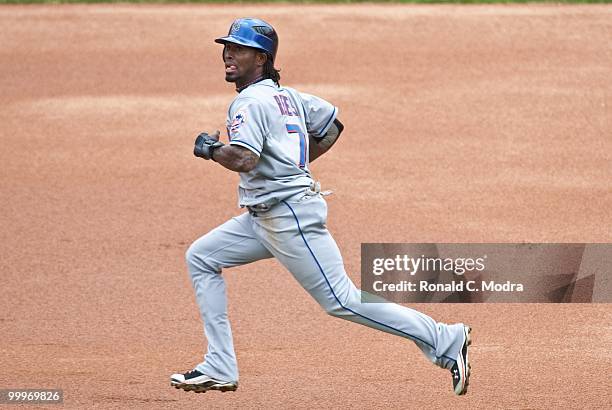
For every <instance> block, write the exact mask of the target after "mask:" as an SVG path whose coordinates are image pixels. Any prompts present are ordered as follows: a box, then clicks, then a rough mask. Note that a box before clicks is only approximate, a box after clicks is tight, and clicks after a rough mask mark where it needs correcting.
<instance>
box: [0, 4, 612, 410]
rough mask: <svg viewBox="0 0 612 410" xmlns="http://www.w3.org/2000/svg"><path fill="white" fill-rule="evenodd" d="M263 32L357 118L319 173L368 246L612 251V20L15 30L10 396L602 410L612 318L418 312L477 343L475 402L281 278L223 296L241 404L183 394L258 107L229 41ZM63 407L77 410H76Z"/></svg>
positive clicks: (208, 9)
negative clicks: (200, 262)
mask: <svg viewBox="0 0 612 410" xmlns="http://www.w3.org/2000/svg"><path fill="white" fill-rule="evenodd" d="M247 15H257V16H260V17H262V18H264V19H266V20H268V21H270V22H271V23H272V24H273V25H275V26H276V28H277V30H278V32H279V34H280V49H279V57H278V64H277V65H278V66H279V67H280V68H282V72H281V75H282V80H281V82H282V83H283V84H286V85H290V86H294V87H296V88H299V89H302V90H303V91H306V92H312V93H315V94H318V95H320V96H322V97H324V98H326V99H328V100H330V101H332V102H333V103H334V104H336V105H337V106H339V107H340V117H339V118H341V119H342V121H343V122H344V123H345V125H346V127H347V128H346V131H345V134H343V136H342V139H341V141H340V142H339V143H338V144H337V145H336V146H335V147H334V149H333V150H332V151H331V152H330V153H329V154H327V156H326V157H324V158H322V159H321V160H319V161H317V162H316V163H315V164H314V165H313V167H312V168H313V171H314V173H315V176H316V177H317V178H318V179H319V180H321V181H322V184H323V187H324V188H327V189H329V188H331V189H333V190H334V191H335V194H334V195H332V196H331V197H330V199H329V201H328V204H329V215H330V218H329V228H330V230H331V232H332V233H333V235H334V237H335V239H336V241H337V242H338V244H339V246H340V248H341V250H342V252H343V255H344V257H345V263H346V267H347V270H348V271H349V272H351V277H352V278H353V279H354V281H355V282H359V268H360V253H359V252H360V244H361V243H363V242H522V241H526V242H530V241H533V242H612V230H611V228H610V227H612V212H611V211H610V210H611V209H612V184H611V181H612V137H611V136H612V97H611V96H612V76H611V73H612V45H611V43H610V41H609V39H610V38H612V7H611V6H563V7H557V6H534V5H532V6H464V7H456V6H438V7H433V6H426V7H419V6H378V5H377V6H373V5H361V6H314V5H309V6H289V5H274V6H257V7H253V6H244V5H236V6H126V5H119V6H112V5H105V6H26V7H23V6H4V7H0V28H1V29H0V99H1V100H0V103H1V105H0V121H1V124H2V126H1V144H2V147H1V149H0V170H1V172H2V178H1V179H0V193H1V198H0V203H1V205H2V214H1V215H0V222H1V226H2V229H1V230H0V238H1V243H0V252H1V256H2V257H1V261H0V267H1V271H2V284H1V297H0V329H1V331H0V369H2V371H1V372H0V389H2V388H43V387H46V388H51V387H57V388H62V389H64V392H65V400H64V406H65V407H67V408H90V407H107V408H116V407H130V408H164V407H179V406H180V407H183V408H202V407H206V408H208V407H212V408H226V407H242V408H327V407H335V408H349V407H350V408H447V409H448V408H466V409H467V408H481V409H491V408H530V409H531V408H537V409H549V408H581V409H586V408H593V409H597V408H605V407H606V406H609V403H610V401H611V400H612V393H611V392H612V386H611V384H610V368H612V353H611V352H612V326H611V323H612V305H610V304H591V305H569V304H566V305H560V304H556V305H553V304H546V305H537V304H495V305H494V304H488V305H478V304H473V305H469V304H464V305H448V304H447V305H433V304H432V305H417V306H415V307H416V308H417V309H419V310H423V311H424V312H426V313H428V314H430V315H432V316H433V317H434V318H435V319H437V320H440V321H446V322H454V321H465V322H467V323H470V324H471V325H472V326H473V328H474V343H475V344H474V347H473V350H472V358H473V372H474V373H473V374H474V376H473V378H472V380H471V385H470V391H469V394H468V395H467V396H466V397H455V396H454V395H453V393H452V389H451V380H450V376H449V374H448V372H446V371H442V370H439V369H436V368H435V367H433V366H432V365H430V364H429V363H428V362H427V361H426V360H425V359H424V357H422V356H421V354H420V352H419V351H418V349H417V348H416V347H415V346H414V345H412V344H411V343H409V342H407V341H406V340H405V339H400V338H397V337H394V336H391V335H387V334H382V333H379V332H376V331H373V330H371V329H367V328H363V327H360V326H356V325H354V324H352V323H348V322H343V321H340V320H337V319H332V318H330V317H328V316H326V315H325V314H324V313H323V311H321V309H320V308H319V307H318V305H317V304H316V303H315V302H314V301H313V300H311V299H310V298H309V296H308V295H307V294H306V293H305V292H304V291H303V290H302V289H301V288H300V287H299V286H298V284H297V283H295V282H294V280H293V279H292V278H291V275H289V274H288V272H286V271H285V270H284V269H282V268H281V267H280V265H279V264H277V263H276V262H274V261H264V262H258V263H256V264H253V265H249V266H245V267H241V268H236V269H229V270H226V271H225V272H224V275H226V278H227V282H228V289H229V302H230V306H229V309H230V312H229V313H230V317H231V320H232V324H233V331H234V338H235V345H236V350H237V354H238V360H239V364H240V370H241V380H240V383H241V386H240V389H239V390H238V391H237V392H236V393H226V394H221V393H218V394H216V393H215V392H212V393H208V394H205V395H195V394H188V393H185V392H182V391H177V390H175V389H172V388H170V387H169V375H170V374H171V373H173V372H175V371H177V370H181V371H184V370H187V369H189V368H191V366H193V365H194V364H196V363H197V362H198V361H199V360H200V359H201V355H202V353H203V349H204V340H203V337H202V330H201V324H200V321H199V316H198V312H197V308H196V305H195V300H194V296H193V292H192V289H191V285H190V282H189V278H188V275H187V273H186V267H185V263H184V259H183V256H184V252H185V250H186V248H187V246H188V245H189V243H191V242H192V241H193V240H194V239H196V238H197V237H198V236H200V235H201V234H203V233H205V232H207V231H208V230H210V229H212V228H213V227H215V226H217V225H218V224H220V223H222V222H224V221H225V220H226V219H227V218H229V217H231V216H233V215H236V214H238V213H239V212H241V211H240V210H239V209H238V208H237V207H236V183H237V176H236V175H235V174H232V173H231V172H227V171H226V170H224V169H222V168H221V167H219V166H215V164H212V163H208V162H205V161H201V160H197V159H196V158H194V157H193V156H192V153H191V150H192V143H193V138H194V136H195V135H196V133H197V132H198V131H200V130H214V129H217V128H219V129H223V127H224V118H225V113H226V108H227V104H228V103H229V102H230V101H231V99H232V98H233V96H234V95H235V94H234V92H233V90H232V87H231V86H230V85H228V84H227V83H225V82H224V81H223V66H222V63H221V60H220V53H221V48H220V46H219V45H217V44H214V43H213V42H212V38H213V37H215V36H218V35H221V34H224V33H225V32H226V31H227V28H228V26H229V24H230V22H231V21H232V19H233V18H235V17H239V16H247ZM53 408H55V407H53Z"/></svg>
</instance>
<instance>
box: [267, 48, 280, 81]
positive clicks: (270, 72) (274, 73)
mask: <svg viewBox="0 0 612 410" xmlns="http://www.w3.org/2000/svg"><path fill="white" fill-rule="evenodd" d="M263 77H264V78H269V79H271V80H272V81H274V82H275V83H276V85H279V81H280V70H277V69H276V68H274V61H273V60H272V58H270V56H269V55H268V59H267V60H266V63H265V64H264V66H263Z"/></svg>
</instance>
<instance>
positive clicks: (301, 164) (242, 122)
mask: <svg viewBox="0 0 612 410" xmlns="http://www.w3.org/2000/svg"><path fill="white" fill-rule="evenodd" d="M337 114H338V109H337V108H336V107H334V106H333V105H332V104H330V103H328V102H327V101H325V100H323V99H321V98H319V97H316V96H313V95H310V94H304V93H299V92H297V91H296V90H294V89H292V88H289V87H279V86H277V85H276V84H275V83H274V82H273V81H272V80H269V79H268V80H263V81H260V82H258V83H255V84H253V85H251V86H250V87H248V88H247V89H246V90H244V91H242V92H241V93H240V94H238V96H237V97H236V98H235V99H234V101H233V102H232V104H231V105H230V108H229V111H228V116H227V132H228V137H229V139H230V144H231V145H238V146H241V147H244V148H247V149H249V150H251V151H253V152H254V153H255V154H257V155H258V156H259V157H260V158H259V161H258V163H257V165H256V166H255V168H254V169H253V170H252V171H250V172H244V173H240V185H239V188H238V196H239V205H240V206H251V205H256V204H262V203H265V204H274V203H278V202H279V201H281V200H283V199H285V198H288V197H290V196H292V195H295V194H296V193H298V192H300V191H303V190H304V189H305V188H308V187H309V186H310V184H311V183H312V178H311V175H310V170H309V169H308V134H314V135H315V136H318V135H325V133H326V132H327V130H328V129H329V127H330V126H331V124H332V123H333V121H334V119H335V118H336V115H337ZM262 152H265V155H262Z"/></svg>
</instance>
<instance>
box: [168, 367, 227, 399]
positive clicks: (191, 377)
mask: <svg viewBox="0 0 612 410" xmlns="http://www.w3.org/2000/svg"><path fill="white" fill-rule="evenodd" d="M170 386H173V387H175V388H177V389H183V390H185V391H192V392H195V393H206V392H207V391H209V390H218V391H221V392H226V391H236V389H237V388H238V382H224V381H221V380H217V379H213V378H212V377H210V376H207V375H205V374H204V373H202V372H200V371H198V370H196V369H193V370H191V371H189V372H187V373H176V374H173V375H172V376H170Z"/></svg>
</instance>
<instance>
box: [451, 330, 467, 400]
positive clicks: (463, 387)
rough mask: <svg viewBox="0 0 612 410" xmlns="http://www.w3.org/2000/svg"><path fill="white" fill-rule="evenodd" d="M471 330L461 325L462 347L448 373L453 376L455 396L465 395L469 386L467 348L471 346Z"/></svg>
mask: <svg viewBox="0 0 612 410" xmlns="http://www.w3.org/2000/svg"><path fill="white" fill-rule="evenodd" d="M471 332H472V328H470V327H469V326H466V325H463V346H462V347H461V350H460V351H459V354H458V355H457V360H456V361H455V364H454V365H453V367H451V369H450V372H451V374H452V375H453V389H454V390H455V394H457V395H459V396H461V395H463V394H466V393H467V389H468V385H469V384H470V368H471V366H470V360H469V355H468V346H469V345H471V344H472V338H471V336H470V333H471Z"/></svg>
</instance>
